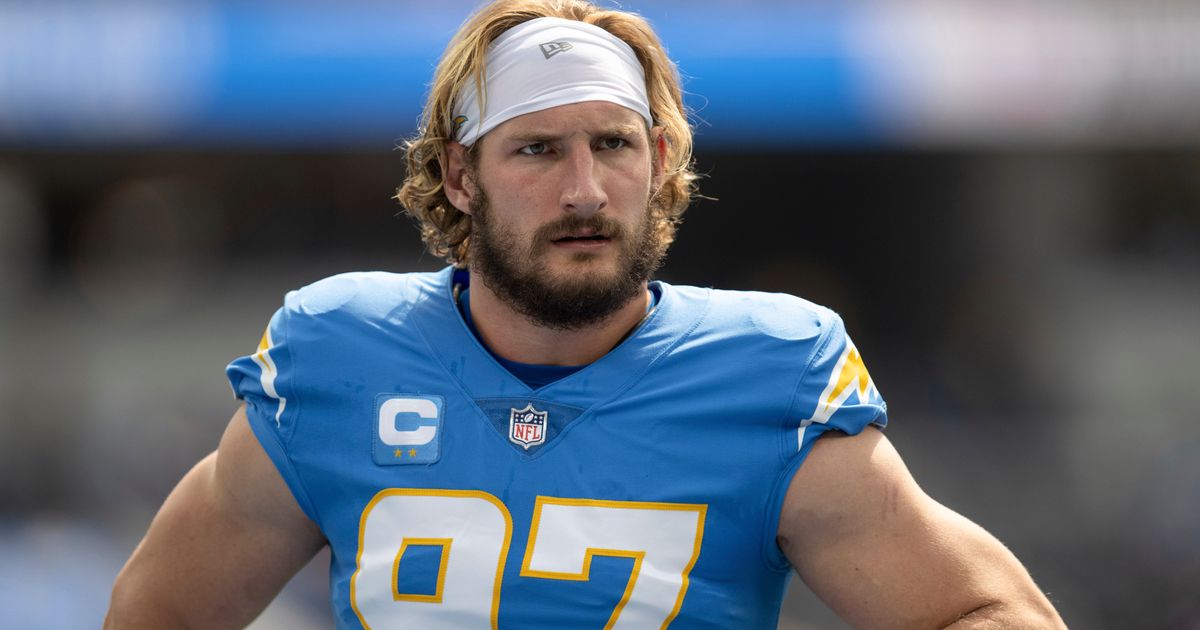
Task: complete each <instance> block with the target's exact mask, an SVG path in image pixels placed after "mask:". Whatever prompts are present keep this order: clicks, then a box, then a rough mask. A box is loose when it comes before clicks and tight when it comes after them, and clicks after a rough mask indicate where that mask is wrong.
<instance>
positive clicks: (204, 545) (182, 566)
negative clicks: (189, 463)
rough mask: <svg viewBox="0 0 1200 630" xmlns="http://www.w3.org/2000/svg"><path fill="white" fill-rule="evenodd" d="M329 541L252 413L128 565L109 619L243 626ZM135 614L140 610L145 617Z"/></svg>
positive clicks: (193, 475)
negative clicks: (262, 439) (283, 473)
mask: <svg viewBox="0 0 1200 630" xmlns="http://www.w3.org/2000/svg"><path fill="white" fill-rule="evenodd" d="M323 544H324V540H323V538H322V537H321V534H320V531H319V530H318V529H317V527H316V525H315V524H313V523H312V521H310V520H309V519H308V517H306V516H305V515H304V513H303V512H302V511H301V510H300V508H299V506H298V505H297V504H296V502H295V500H294V499H293V498H292V496H291V494H290V492H289V491H288V489H287V486H286V484H285V483H284V481H283V479H282V478H281V477H280V475H279V473H278V471H276V470H275V468H274V465H273V464H272V463H271V461H270V459H269V458H268V457H267V455H266V453H265V452H264V451H263V449H262V446H261V445H260V444H259V443H258V441H257V439H256V438H255V437H254V435H253V433H252V432H251V430H250V427H249V424H248V422H247V420H246V416H245V411H244V408H243V409H239V410H238V412H237V413H236V414H234V417H233V419H232V420H231V421H230V424H229V427H228V428H227V429H226V431H225V434H224V435H223V436H222V438H221V444H220V446H219V448H218V449H217V451H216V452H214V453H213V454H211V455H209V456H208V457H206V458H204V459H203V460H202V461H201V462H200V463H199V464H197V465H196V466H195V467H194V468H193V469H192V470H191V471H190V472H188V474H187V475H185V476H184V478H183V480H181V481H180V482H179V485H177V486H176V487H175V489H174V490H173V491H172V492H171V494H170V496H168V497H167V500H166V501H165V502H164V503H163V506H162V508H161V509H160V510H159V513H158V515H157V516H155V518H154V521H153V522H152V523H151V525H150V529H149V531H148V532H147V533H146V537H145V538H144V539H143V540H142V542H141V544H139V545H138V548H137V549H136V550H135V551H134V554H133V556H132V557H131V558H130V560H129V562H128V563H127V564H126V566H125V569H123V570H122V572H121V576H119V578H118V583H117V586H116V588H115V589H114V595H113V607H112V610H111V611H110V614H109V620H108V625H109V627H113V628H140V627H153V626H154V625H156V622H160V621H163V620H165V619H167V617H157V616H155V615H167V616H170V617H173V618H175V619H177V620H178V621H186V622H188V623H189V624H190V625H193V626H203V627H242V626H244V625H245V624H246V623H249V621H251V620H252V619H253V618H254V617H255V616H257V615H258V613H259V612H261V610H262V609H263V608H264V607H265V606H266V605H267V603H269V602H270V600H271V598H272V597H274V595H275V594H276V593H277V592H278V591H279V589H280V588H282V587H283V585H284V584H286V583H287V580H288V579H290V578H291V576H292V575H293V574H295V572H296V571H298V570H299V569H300V568H301V567H303V566H304V564H305V563H306V562H307V561H308V560H309V559H310V558H311V557H312V556H313V554H315V553H316V551H317V550H318V549H320V547H321V546H322V545H323ZM131 615H136V616H137V618H138V619H141V621H137V620H135V619H134V617H132V616H131Z"/></svg>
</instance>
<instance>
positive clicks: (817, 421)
mask: <svg viewBox="0 0 1200 630" xmlns="http://www.w3.org/2000/svg"><path fill="white" fill-rule="evenodd" d="M826 324H827V325H826V331H825V332H824V334H822V336H821V338H820V340H819V341H818V344H817V349H816V352H815V353H814V354H813V357H812V360H811V361H810V362H809V364H808V366H807V368H806V369H805V371H804V374H803V375H802V376H801V378H800V383H799V384H798V386H797V388H796V392H795V396H794V399H793V402H792V413H793V414H794V416H793V418H794V419H797V420H799V427H798V428H797V429H796V436H795V440H794V442H793V445H794V447H795V449H796V452H799V453H804V452H806V451H807V450H808V448H809V447H810V446H811V445H812V442H813V441H814V440H816V439H817V438H818V437H819V436H820V435H821V434H822V433H824V432H825V431H828V430H836V431H841V432H843V433H846V434H849V435H857V434H858V433H860V432H862V430H863V429H865V428H866V427H867V426H868V425H871V424H873V425H876V426H878V427H884V426H886V425H887V403H885V402H884V400H883V396H882V395H880V393H879V389H878V388H877V387H876V386H875V382H874V381H873V380H872V379H871V374H870V373H869V372H868V371H867V366H866V364H865V363H864V362H863V358H862V355H861V354H859V352H858V348H857V347H855V345H854V342H853V341H851V340H850V337H849V336H848V335H847V334H846V328H845V325H844V324H843V323H842V319H841V317H838V316H837V315H836V314H834V313H830V314H829V319H828V320H827V322H826Z"/></svg>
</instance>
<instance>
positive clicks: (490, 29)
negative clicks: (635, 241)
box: [396, 0, 698, 267]
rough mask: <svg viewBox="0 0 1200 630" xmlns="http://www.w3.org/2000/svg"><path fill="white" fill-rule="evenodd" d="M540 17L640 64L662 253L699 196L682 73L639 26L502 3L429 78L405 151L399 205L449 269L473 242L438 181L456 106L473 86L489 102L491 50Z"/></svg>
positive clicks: (588, 10)
mask: <svg viewBox="0 0 1200 630" xmlns="http://www.w3.org/2000/svg"><path fill="white" fill-rule="evenodd" d="M541 17H558V18H564V19H568V20H578V21H580V22H585V23H588V24H592V25H594V26H598V27H600V28H602V29H604V30H606V31H608V32H609V33H612V34H613V35H615V36H616V37H618V38H620V39H621V40H623V41H624V42H625V43H626V44H629V47H630V48H632V49H633V51H634V53H635V54H636V55H637V58H638V61H639V62H640V63H641V64H642V69H643V70H644V72H645V75H646V93H647V96H648V97H649V99H650V115H651V117H652V118H653V119H654V124H655V125H656V126H659V127H662V129H663V136H664V138H665V140H666V164H665V166H666V168H665V173H664V178H663V186H662V189H661V190H659V191H658V193H657V194H656V195H655V196H654V199H653V200H652V201H651V204H650V207H651V212H652V213H653V214H654V217H653V219H654V222H655V231H656V233H657V234H656V236H657V237H658V238H659V239H661V240H660V242H661V243H662V246H663V247H664V248H665V247H666V246H668V245H669V244H670V243H671V242H672V241H673V240H674V238H675V231H676V229H677V227H678V225H679V223H680V221H681V220H682V217H683V213H684V211H685V210H687V207H688V205H689V204H690V203H691V201H692V198H693V197H694V196H695V195H696V179H697V178H698V176H697V174H696V172H695V170H694V165H693V162H692V128H691V127H690V126H689V124H688V120H687V114H686V112H685V110H684V106H683V96H682V92H681V90H680V86H679V73H678V70H677V69H676V67H675V64H674V63H673V62H672V61H671V59H670V58H669V57H667V53H666V51H665V50H664V49H663V46H662V43H661V42H660V41H659V39H658V36H657V35H656V34H655V33H654V30H653V29H652V28H651V27H650V24H649V23H648V22H646V20H645V19H644V18H642V17H641V16H639V15H636V14H633V13H628V12H624V11H615V10H608V9H603V8H600V7H597V6H596V5H594V4H591V3H590V2H585V1H583V0H500V1H499V2H494V3H492V4H489V5H487V6H485V7H484V8H482V9H481V10H479V11H478V12H477V13H475V14H474V15H472V16H471V17H470V18H469V19H468V20H467V21H466V23H465V24H463V26H462V27H461V28H460V29H459V30H458V33H457V34H456V35H455V36H454V39H453V40H451V41H450V44H449V46H447V48H446V52H445V54H443V56H442V59H441V61H440V62H438V66H437V70H436V71H435V73H434V77H433V84H432V86H431V87H430V90H429V99H428V100H427V101H426V103H425V110H424V112H423V113H422V115H421V124H420V130H419V131H418V133H417V135H416V137H414V138H412V139H411V140H408V141H407V142H406V143H405V145H404V149H405V160H406V164H407V167H408V172H407V175H406V176H405V179H404V184H403V185H402V186H401V187H400V189H399V190H398V191H397V193H396V199H397V200H398V201H399V202H400V203H401V204H402V205H403V206H404V209H405V210H406V211H407V212H408V214H410V215H411V216H412V217H414V218H415V219H416V220H417V222H418V223H419V224H420V229H421V238H422V240H424V241H425V246H426V247H428V248H429V251H430V252H431V253H433V254H434V255H435V256H439V257H442V258H445V259H446V260H447V261H448V262H450V263H451V264H453V265H456V266H459V267H463V266H465V265H466V264H467V261H468V259H469V254H470V235H471V216H470V215H468V214H466V213H463V212H462V211H460V210H458V209H457V208H455V207H454V206H453V205H452V204H451V203H450V200H449V199H447V198H446V193H445V190H444V188H443V180H442V165H443V164H445V163H446V144H447V143H448V142H450V141H452V140H453V139H454V121H453V117H454V113H453V107H454V102H455V99H456V98H457V97H458V93H459V91H460V90H461V89H462V88H463V86H464V85H465V84H466V82H467V81H472V80H473V81H475V85H476V87H477V89H478V90H479V93H480V94H481V95H485V96H486V93H485V90H484V85H483V82H484V77H485V76H486V74H487V68H486V67H485V64H486V59H487V50H488V46H489V45H490V44H491V43H492V41H494V40H495V39H496V38H497V37H498V36H500V34H501V33H503V32H505V31H507V30H508V29H510V28H513V27H514V26H517V25H518V24H522V23H524V22H527V21H529V20H533V19H536V18H541ZM472 157H473V154H472Z"/></svg>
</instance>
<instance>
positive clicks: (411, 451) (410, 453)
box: [408, 448, 417, 457]
mask: <svg viewBox="0 0 1200 630" xmlns="http://www.w3.org/2000/svg"><path fill="white" fill-rule="evenodd" d="M408 456H409V457H416V456H417V449H415V448H410V449H408Z"/></svg>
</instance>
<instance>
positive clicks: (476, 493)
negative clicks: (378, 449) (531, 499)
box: [350, 488, 513, 630]
mask: <svg viewBox="0 0 1200 630" xmlns="http://www.w3.org/2000/svg"><path fill="white" fill-rule="evenodd" d="M394 496H417V497H459V498H468V499H483V500H484V501H487V502H488V503H490V504H492V505H493V506H494V507H495V508H496V509H497V510H498V511H499V512H500V514H501V515H502V516H503V517H504V526H505V529H504V542H503V544H502V546H501V548H500V557H499V560H498V562H497V563H496V573H495V576H494V577H493V579H492V605H491V626H492V628H493V630H497V629H498V628H499V617H500V587H501V586H502V582H503V577H504V566H505V565H506V564H507V562H508V551H509V545H510V544H511V542H512V530H513V524H512V515H511V514H510V513H509V512H508V508H507V507H505V505H504V503H503V502H501V501H500V499H498V498H496V497H495V496H494V495H492V494H489V493H487V492H483V491H482V490H443V489H435V488H387V489H384V490H380V491H379V492H378V493H376V494H375V496H374V497H372V499H371V501H370V502H368V503H367V506H366V507H365V508H363V511H362V516H361V517H360V518H359V523H358V552H357V555H356V557H355V560H354V574H353V575H351V576H350V607H351V608H352V609H353V610H354V614H355V616H357V617H358V621H359V623H361V624H362V626H363V628H366V629H367V630H370V629H371V626H370V624H368V623H367V620H366V618H365V617H363V614H362V611H360V610H359V606H358V597H357V588H358V587H357V583H358V577H359V575H360V574H361V573H362V572H363V562H362V556H363V550H364V547H365V545H364V544H363V542H364V540H365V536H366V531H367V521H368V519H369V518H370V516H371V512H372V510H374V509H375V506H376V505H378V504H379V502H380V501H382V500H384V499H386V498H388V497H394ZM450 541H451V544H453V539H450ZM402 544H403V543H402ZM448 550H449V545H447V547H446V548H444V550H443V553H442V563H443V568H441V569H440V570H439V575H438V590H439V591H440V590H441V589H442V586H443V585H444V580H445V569H444V566H445V564H446V563H447V561H448V560H449V555H448V554H447V553H445V551H448ZM398 558H399V556H397V559H396V560H395V561H393V568H398V566H397V565H398V564H399V559H398ZM397 580H398V575H397V574H395V573H393V574H392V596H393V598H394V597H395V595H396V592H397V589H396V583H397ZM393 601H404V600H395V599H393ZM438 603H441V602H440V601H439V602H438Z"/></svg>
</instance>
